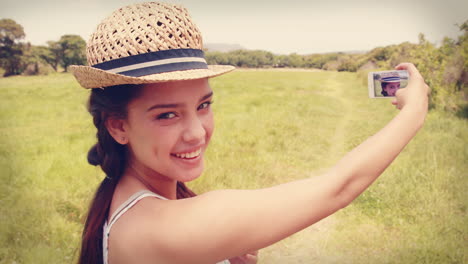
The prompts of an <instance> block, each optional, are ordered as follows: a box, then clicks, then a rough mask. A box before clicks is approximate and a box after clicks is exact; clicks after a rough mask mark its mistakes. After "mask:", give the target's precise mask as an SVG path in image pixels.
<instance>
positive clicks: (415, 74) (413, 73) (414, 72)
mask: <svg viewBox="0 0 468 264" xmlns="http://www.w3.org/2000/svg"><path fill="white" fill-rule="evenodd" d="M395 69H396V70H407V71H408V73H409V75H410V81H411V79H419V78H420V79H423V77H422V76H421V73H419V71H418V69H417V68H416V66H414V64H413V63H409V62H403V63H400V64H398V65H397V66H396V67H395Z"/></svg>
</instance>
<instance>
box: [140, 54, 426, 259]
mask: <svg viewBox="0 0 468 264" xmlns="http://www.w3.org/2000/svg"><path fill="white" fill-rule="evenodd" d="M397 69H407V70H408V71H409V73H410V82H409V84H408V86H407V88H405V89H401V90H399V91H398V93H397V96H396V101H395V103H394V104H396V105H397V107H398V108H399V109H401V111H400V113H398V115H397V116H396V117H395V118H394V119H393V120H392V121H391V122H390V123H388V124H387V125H386V126H385V127H384V128H383V129H382V130H380V131H379V132H378V133H376V134H375V135H374V136H372V137H370V138H369V139H367V140H366V141H365V142H364V143H362V144H361V145H359V146H358V147H356V148H355V149H353V150H352V151H351V152H349V153H348V154H347V155H345V156H344V157H343V158H342V159H341V160H340V161H339V162H338V163H337V164H336V165H335V166H334V167H333V168H331V169H330V170H329V171H328V172H327V173H325V174H323V175H320V176H316V177H313V178H309V179H305V180H300V181H294V182H290V183H286V184H282V185H278V186H274V187H271V188H266V189H260V190H222V191H213V192H209V193H206V194H203V195H200V196H197V197H195V198H190V199H185V200H176V201H153V200H148V201H145V202H144V203H143V204H142V206H141V208H145V210H146V211H145V212H146V213H147V214H153V216H152V217H148V218H146V219H158V220H157V228H154V222H152V221H149V222H148V223H141V227H142V228H143V230H148V229H149V230H152V231H150V232H154V233H151V234H147V235H151V236H153V237H154V238H155V239H153V240H152V242H153V243H154V246H156V247H157V248H159V249H161V250H160V251H158V253H157V255H158V258H159V259H161V260H163V261H164V260H167V261H168V262H170V263H178V262H180V263H215V262H216V261H220V260H222V259H227V258H230V257H233V256H238V255H242V254H245V253H247V252H250V251H253V250H257V249H260V248H263V247H266V246H268V245H270V244H272V243H275V242H277V241H279V240H281V239H284V238H286V237H287V236H289V235H291V234H293V233H295V232H297V231H299V230H301V229H303V228H305V227H307V226H309V225H311V224H313V223H315V222H317V221H319V220H320V219H322V218H324V217H326V216H328V215H330V214H332V213H334V212H336V211H337V210H339V209H340V208H343V207H345V206H346V205H348V204H349V203H350V202H351V201H353V200H354V199H355V198H356V197H357V196H358V195H359V194H360V193H362V192H363V191H364V190H365V189H366V188H367V187H368V186H369V185H370V184H371V183H372V182H373V181H374V180H375V179H376V178H377V177H378V176H379V175H380V174H381V173H382V172H383V171H384V170H385V168H387V167H388V166H389V165H390V163H391V162H392V161H393V160H394V159H395V157H396V156H397V155H398V154H399V153H400V152H401V150H402V149H403V148H404V147H405V146H406V144H407V143H408V142H409V141H410V140H411V139H412V138H413V136H414V135H415V134H416V133H417V131H418V130H419V129H420V128H421V126H422V124H423V122H424V119H425V116H426V113H427V93H428V87H427V85H426V84H425V83H424V80H423V78H422V77H421V75H420V74H419V72H418V71H417V69H416V68H415V67H414V65H412V64H408V63H405V64H401V65H399V66H397ZM394 135H399V136H398V137H394ZM389 138H392V140H391V141H390V140H388V139H389ZM233 177H235V175H233ZM151 226H152V227H153V228H152V229H151ZM180 252H183V254H181V253H180Z"/></svg>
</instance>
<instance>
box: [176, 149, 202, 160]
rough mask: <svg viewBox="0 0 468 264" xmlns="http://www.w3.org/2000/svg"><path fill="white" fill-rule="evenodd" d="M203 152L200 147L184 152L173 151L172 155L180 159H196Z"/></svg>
mask: <svg viewBox="0 0 468 264" xmlns="http://www.w3.org/2000/svg"><path fill="white" fill-rule="evenodd" d="M201 153H202V148H201V147H199V148H197V149H195V150H192V151H188V152H182V153H171V156H173V157H175V158H179V159H184V160H193V159H196V158H198V157H199V156H200V154H201Z"/></svg>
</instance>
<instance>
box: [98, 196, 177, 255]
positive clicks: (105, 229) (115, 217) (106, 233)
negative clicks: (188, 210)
mask: <svg viewBox="0 0 468 264" xmlns="http://www.w3.org/2000/svg"><path fill="white" fill-rule="evenodd" d="M145 197H155V198H158V199H161V200H168V199H167V198H165V197H163V196H161V195H159V194H156V193H154V192H151V191H148V190H141V191H139V192H136V193H134V194H133V195H132V196H130V198H128V199H127V200H126V201H125V202H124V203H123V204H121V205H120V206H119V207H118V208H117V210H115V212H114V213H113V214H112V216H111V218H110V221H109V223H108V222H107V221H105V222H104V226H103V228H102V229H103V230H102V231H103V238H102V249H103V260H104V261H103V262H104V264H107V263H108V260H107V258H108V243H109V242H108V240H109V233H110V230H111V228H112V225H114V223H115V222H117V220H119V218H120V217H121V216H122V215H123V214H125V212H127V211H128V210H129V209H130V208H132V207H133V206H134V205H135V204H136V203H137V202H138V201H140V200H141V199H143V198H145Z"/></svg>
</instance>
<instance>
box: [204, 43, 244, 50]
mask: <svg viewBox="0 0 468 264" xmlns="http://www.w3.org/2000/svg"><path fill="white" fill-rule="evenodd" d="M204 48H205V49H206V50H208V51H220V52H229V51H233V50H240V49H245V48H244V47H242V46H241V45H239V44H225V43H206V44H204Z"/></svg>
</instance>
